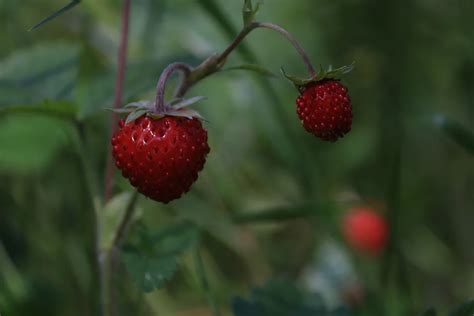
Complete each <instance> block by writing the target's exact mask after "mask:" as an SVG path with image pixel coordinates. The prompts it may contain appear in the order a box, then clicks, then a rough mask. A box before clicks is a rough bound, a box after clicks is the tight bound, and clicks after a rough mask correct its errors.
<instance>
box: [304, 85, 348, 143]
mask: <svg viewBox="0 0 474 316" xmlns="http://www.w3.org/2000/svg"><path fill="white" fill-rule="evenodd" d="M296 105H297V109H296V112H297V113H298V117H299V118H300V120H301V123H303V126H304V128H305V129H306V130H307V131H308V132H310V133H311V134H313V135H315V136H317V137H319V138H321V139H323V140H327V141H331V142H334V141H336V140H337V139H338V138H340V137H343V136H344V135H345V134H347V133H348V132H349V131H350V130H351V124H352V105H351V99H350V97H349V95H348V93H347V88H346V87H345V86H344V85H343V84H341V83H340V82H339V81H337V80H332V79H327V80H322V81H317V82H314V83H310V84H308V85H307V86H305V87H304V88H303V89H302V92H301V94H300V96H299V97H298V98H297V99H296Z"/></svg>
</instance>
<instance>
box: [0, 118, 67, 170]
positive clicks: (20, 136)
mask: <svg viewBox="0 0 474 316" xmlns="http://www.w3.org/2000/svg"><path fill="white" fill-rule="evenodd" d="M70 127H71V125H70V124H68V123H66V122H64V121H61V120H58V119H54V118H48V117H44V116H41V117H38V116H30V115H9V116H7V117H5V118H3V119H1V121H0V170H1V171H2V172H12V173H25V174H27V173H31V172H36V171H40V170H42V169H44V168H45V167H47V166H48V165H49V164H51V163H52V162H53V158H54V156H55V155H56V153H57V152H58V151H59V150H60V149H61V148H62V147H63V146H65V145H67V144H68V141H69V135H70V134H69V132H70V130H69V128H70Z"/></svg>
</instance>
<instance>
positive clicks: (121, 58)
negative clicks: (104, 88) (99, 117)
mask: <svg viewBox="0 0 474 316" xmlns="http://www.w3.org/2000/svg"><path fill="white" fill-rule="evenodd" d="M130 1H131V0H123V5H122V26H121V31H120V44H119V50H118V65H117V77H116V81H115V98H114V105H113V107H114V109H117V108H119V107H120V106H121V105H122V97H123V83H124V80H125V70H126V61H127V47H128V28H129V18H130ZM118 121H119V115H118V114H117V113H113V114H112V121H111V128H110V131H111V134H112V135H113V133H115V131H116V130H117V128H118ZM110 149H111V148H110V144H109V146H108V150H107V165H106V168H105V176H104V204H105V203H107V202H108V201H109V200H110V198H111V196H112V187H113V179H114V171H115V169H114V161H113V158H112V153H111V150H110Z"/></svg>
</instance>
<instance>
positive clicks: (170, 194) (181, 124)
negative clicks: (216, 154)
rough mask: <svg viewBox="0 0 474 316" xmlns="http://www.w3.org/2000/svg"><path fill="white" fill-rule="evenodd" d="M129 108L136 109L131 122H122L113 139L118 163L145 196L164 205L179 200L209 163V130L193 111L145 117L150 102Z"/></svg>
mask: <svg viewBox="0 0 474 316" xmlns="http://www.w3.org/2000/svg"><path fill="white" fill-rule="evenodd" d="M186 102H187V103H186V104H188V103H189V101H186ZM129 107H135V110H133V111H134V112H132V114H130V115H129V119H128V120H129V122H124V121H120V123H119V129H118V130H117V131H116V132H115V133H114V135H113V137H112V146H113V150H112V154H113V156H114V158H115V164H116V165H117V167H118V168H119V169H120V170H121V171H122V175H123V176H124V177H125V178H127V179H128V180H129V181H130V183H131V184H132V185H133V186H135V187H136V188H137V189H138V191H139V192H140V193H142V194H144V195H145V196H147V197H149V198H151V199H153V200H156V201H159V202H163V203H168V202H170V201H171V200H174V199H177V198H179V197H180V196H181V195H182V194H183V193H186V192H187V191H188V190H189V188H190V187H191V185H192V184H193V183H194V182H195V181H196V179H197V178H198V173H199V171H201V170H202V168H203V167H204V163H205V162H206V156H207V154H208V153H209V146H208V144H207V132H206V130H205V129H204V128H203V127H202V124H201V121H200V120H199V119H198V118H196V117H193V116H189V114H190V113H191V112H190V111H191V110H182V111H179V110H176V109H173V110H169V111H168V112H169V113H173V115H155V114H153V112H147V113H146V115H145V113H143V112H140V111H145V110H144V109H149V108H151V103H147V102H146V101H142V102H137V103H132V104H130V105H129ZM137 108H138V110H137ZM147 111H148V110H147ZM150 111H151V110H150ZM133 113H137V114H133ZM140 115H141V116H140ZM131 116H132V118H131V119H130V117H131ZM136 116H138V118H136V119H135V117H136Z"/></svg>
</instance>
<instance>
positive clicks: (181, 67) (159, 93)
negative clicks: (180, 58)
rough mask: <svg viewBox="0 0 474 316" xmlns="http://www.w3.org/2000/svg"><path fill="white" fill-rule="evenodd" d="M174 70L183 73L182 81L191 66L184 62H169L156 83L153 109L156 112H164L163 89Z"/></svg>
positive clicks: (187, 74)
mask: <svg viewBox="0 0 474 316" xmlns="http://www.w3.org/2000/svg"><path fill="white" fill-rule="evenodd" d="M175 71H181V72H182V73H183V74H184V79H183V82H184V81H185V80H186V78H187V77H188V76H189V74H190V73H191V71H192V68H191V66H189V65H188V64H185V63H172V64H169V65H168V66H167V67H166V68H165V70H163V72H162V73H161V75H160V79H159V80H158V84H157V85H156V101H155V110H156V113H157V114H163V113H165V110H166V109H165V89H166V83H167V82H168V79H169V78H170V77H171V75H173V73H174V72H175ZM178 90H179V89H178Z"/></svg>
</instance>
